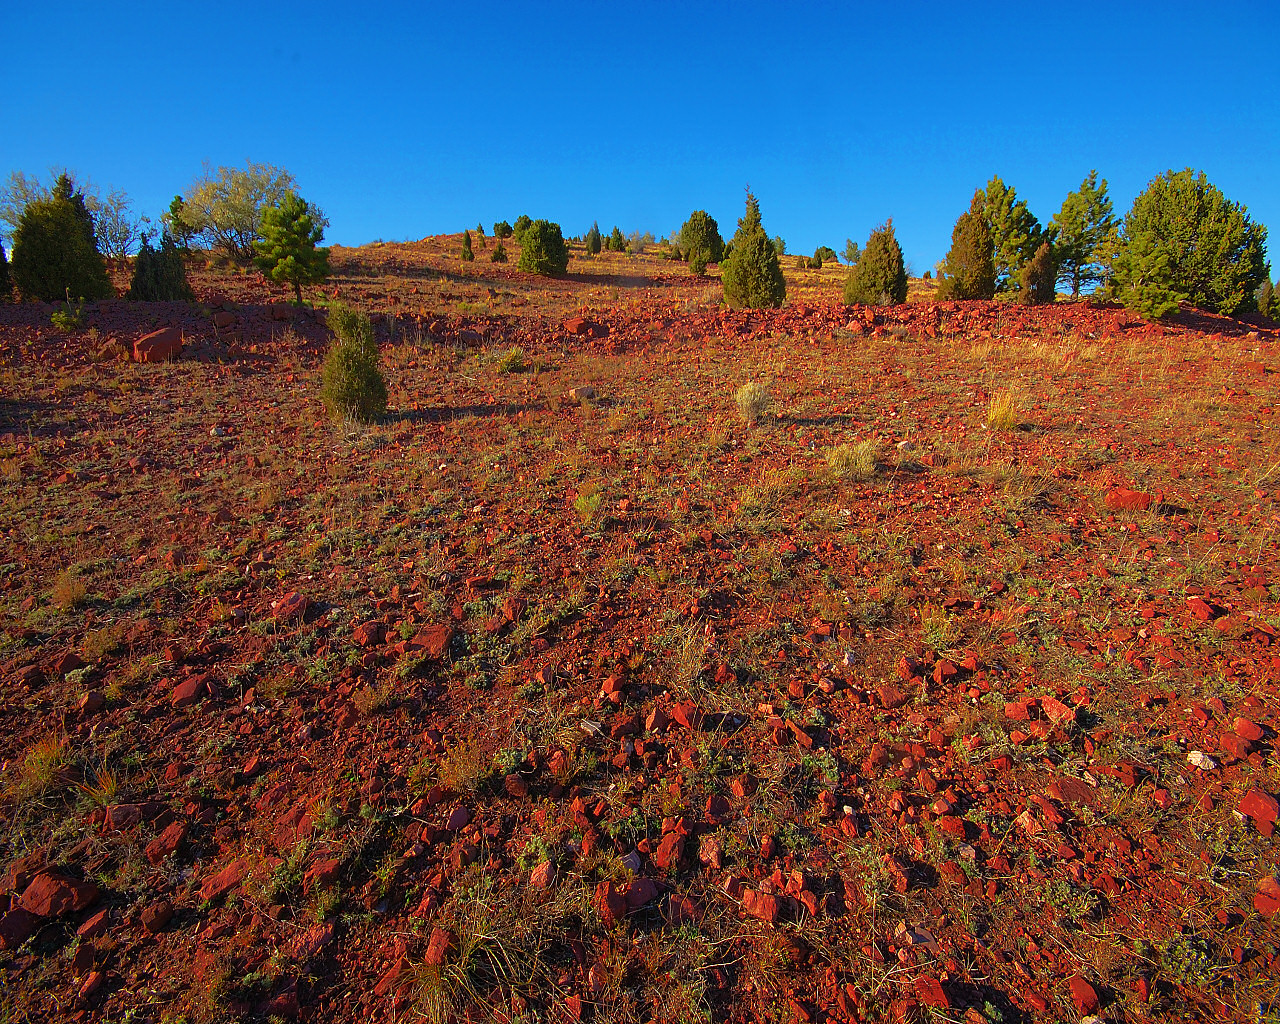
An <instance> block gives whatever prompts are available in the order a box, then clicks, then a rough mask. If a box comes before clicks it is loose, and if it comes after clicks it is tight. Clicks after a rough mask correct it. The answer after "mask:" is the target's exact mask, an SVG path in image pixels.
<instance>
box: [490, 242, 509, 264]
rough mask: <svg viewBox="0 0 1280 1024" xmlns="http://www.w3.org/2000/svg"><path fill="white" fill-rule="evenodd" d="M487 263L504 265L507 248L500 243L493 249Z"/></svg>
mask: <svg viewBox="0 0 1280 1024" xmlns="http://www.w3.org/2000/svg"><path fill="white" fill-rule="evenodd" d="M489 262H490V263H506V262H507V247H506V246H505V245H503V244H502V243H501V242H499V243H498V244H497V245H495V246H494V247H493V255H491V256H490V257H489Z"/></svg>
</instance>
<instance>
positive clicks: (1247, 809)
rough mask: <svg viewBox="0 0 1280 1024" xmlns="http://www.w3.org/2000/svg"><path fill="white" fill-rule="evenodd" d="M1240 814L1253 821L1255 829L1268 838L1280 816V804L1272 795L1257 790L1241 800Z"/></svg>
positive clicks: (1248, 793)
mask: <svg viewBox="0 0 1280 1024" xmlns="http://www.w3.org/2000/svg"><path fill="white" fill-rule="evenodd" d="M1240 813H1241V814H1243V815H1246V816H1247V817H1249V818H1250V819H1252V820H1253V824H1254V827H1255V828H1257V830H1258V831H1259V832H1261V833H1262V834H1263V835H1264V836H1268V835H1270V834H1271V832H1272V830H1273V829H1274V827H1275V823H1276V817H1277V816H1278V815H1280V803H1278V802H1277V801H1276V798H1275V797H1273V796H1272V795H1271V794H1270V793H1267V792H1265V791H1263V790H1261V789H1256V788H1255V789H1251V790H1249V791H1248V792H1247V793H1245V795H1244V796H1243V797H1241V798H1240Z"/></svg>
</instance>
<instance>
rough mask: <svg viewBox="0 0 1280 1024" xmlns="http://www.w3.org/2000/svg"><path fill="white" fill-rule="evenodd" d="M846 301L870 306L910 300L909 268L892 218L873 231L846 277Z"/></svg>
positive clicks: (895, 303) (898, 303) (890, 304)
mask: <svg viewBox="0 0 1280 1024" xmlns="http://www.w3.org/2000/svg"><path fill="white" fill-rule="evenodd" d="M844 301H845V302H847V303H849V304H853V303H855V302H856V303H862V304H863V305H866V306H893V305H900V304H901V303H903V302H906V301H907V268H906V264H905V263H904V262H903V260H902V248H901V246H899V245H898V239H897V238H896V237H895V236H894V233H893V221H892V220H889V221H887V222H885V224H884V225H883V226H882V227H878V228H876V230H874V231H873V232H871V237H870V238H868V239H867V245H866V248H864V249H863V250H862V255H861V256H860V257H859V259H858V262H857V263H855V264H854V265H853V267H852V268H851V269H850V270H849V274H848V276H847V277H846V278H845V279H844Z"/></svg>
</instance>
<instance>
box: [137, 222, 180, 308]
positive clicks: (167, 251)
mask: <svg viewBox="0 0 1280 1024" xmlns="http://www.w3.org/2000/svg"><path fill="white" fill-rule="evenodd" d="M128 298H130V299H132V300H133V301H134V302H180V301H187V302H190V301H191V300H193V299H194V298H195V295H193V294H192V292H191V285H190V283H188V281H187V268H186V266H185V264H184V263H183V260H182V251H181V250H180V249H179V248H178V246H177V244H176V243H175V242H174V240H173V237H172V236H171V235H170V234H169V233H168V232H167V231H166V232H165V233H164V235H163V236H162V237H161V239H160V248H159V249H155V248H153V247H152V245H151V239H150V238H148V237H146V236H145V235H144V236H143V238H142V247H141V248H140V249H139V250H138V255H137V256H136V257H135V258H134V261H133V278H132V280H131V281H130V283H129V295H128Z"/></svg>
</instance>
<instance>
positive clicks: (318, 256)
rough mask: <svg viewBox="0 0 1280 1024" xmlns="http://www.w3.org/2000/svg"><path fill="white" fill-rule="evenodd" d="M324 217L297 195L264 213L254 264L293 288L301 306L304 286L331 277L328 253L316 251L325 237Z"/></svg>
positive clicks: (294, 194)
mask: <svg viewBox="0 0 1280 1024" xmlns="http://www.w3.org/2000/svg"><path fill="white" fill-rule="evenodd" d="M327 223H328V222H327V221H326V220H325V217H324V214H322V213H321V212H320V210H319V209H318V208H316V207H315V206H313V205H312V204H311V203H308V202H307V201H306V200H305V199H303V198H302V197H301V196H300V195H298V193H296V192H286V193H285V195H284V197H283V198H282V199H281V200H280V203H279V205H277V206H268V207H267V208H266V209H265V210H263V211H262V223H261V231H262V238H261V240H260V241H258V242H255V243H254V252H255V253H256V256H255V257H254V262H255V263H256V264H257V266H258V268H259V269H260V270H264V271H266V272H267V274H268V275H269V276H270V277H271V279H272V280H273V281H285V282H288V283H289V284H291V285H293V294H294V298H295V299H296V300H297V302H298V305H302V286H303V285H304V284H320V283H321V282H322V281H324V279H325V278H326V277H328V276H329V250H328V249H324V248H317V243H319V242H320V241H321V240H323V238H324V229H325V225H326V224H327Z"/></svg>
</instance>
